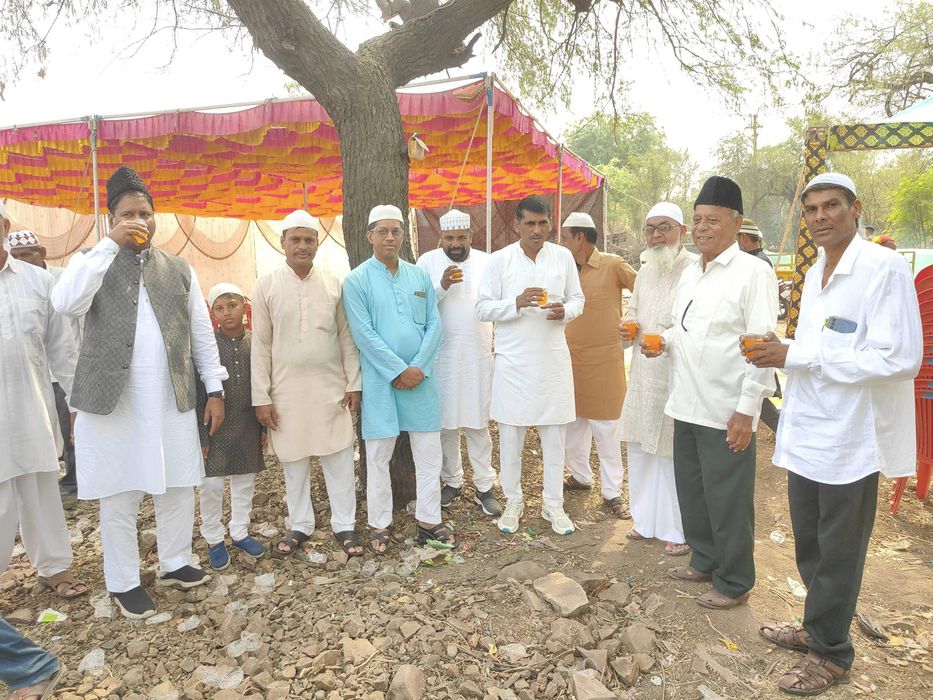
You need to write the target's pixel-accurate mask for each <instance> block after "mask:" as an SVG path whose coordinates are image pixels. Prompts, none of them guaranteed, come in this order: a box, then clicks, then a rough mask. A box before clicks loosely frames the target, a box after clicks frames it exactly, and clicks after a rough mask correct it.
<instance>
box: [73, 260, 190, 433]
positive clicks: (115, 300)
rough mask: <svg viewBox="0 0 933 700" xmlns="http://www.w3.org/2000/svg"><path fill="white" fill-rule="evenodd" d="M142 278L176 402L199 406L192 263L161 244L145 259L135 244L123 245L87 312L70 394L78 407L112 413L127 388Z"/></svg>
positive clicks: (187, 406) (185, 406)
mask: <svg viewBox="0 0 933 700" xmlns="http://www.w3.org/2000/svg"><path fill="white" fill-rule="evenodd" d="M140 280H142V281H143V282H144V283H145V285H146V291H147V292H148V293H149V301H150V303H151V304H152V309H153V311H154V312H155V316H156V319H157V320H158V322H159V329H160V330H161V331H162V340H163V341H164V343H165V350H166V352H167V354H168V367H169V372H170V374H171V378H172V388H173V389H174V391H175V405H176V406H177V407H178V410H179V411H180V412H182V413H184V412H186V411H190V410H191V409H193V408H194V406H195V379H194V364H193V363H192V361H191V319H190V317H189V313H188V294H189V290H190V287H191V269H190V268H189V267H188V263H186V262H185V261H184V260H182V259H181V258H179V257H176V256H174V255H170V254H168V253H166V252H163V251H161V250H159V249H158V248H150V250H149V254H148V257H147V259H146V260H145V262H143V261H142V260H141V258H140V257H139V256H137V255H136V254H135V253H134V252H133V251H132V250H130V249H128V248H120V251H119V252H118V253H117V256H116V258H114V260H113V263H111V265H110V267H109V268H108V269H107V272H106V274H104V281H103V283H102V284H101V287H100V289H99V290H98V291H97V294H96V295H94V301H92V302H91V308H90V309H89V310H88V312H87V315H86V316H85V318H84V339H83V341H82V343H81V353H80V355H79V356H78V365H77V367H76V368H75V377H74V388H73V390H72V394H71V397H70V399H71V401H70V402H71V405H72V406H73V407H74V408H76V409H78V410H79V411H85V412H87V413H96V414H100V415H107V414H109V413H112V412H113V409H114V408H115V407H116V405H117V401H118V400H119V399H120V395H121V394H122V393H123V387H124V385H125V383H126V377H127V375H128V374H129V370H130V360H131V359H132V357H133V343H134V342H135V340H136V317H137V312H138V304H139V284H140Z"/></svg>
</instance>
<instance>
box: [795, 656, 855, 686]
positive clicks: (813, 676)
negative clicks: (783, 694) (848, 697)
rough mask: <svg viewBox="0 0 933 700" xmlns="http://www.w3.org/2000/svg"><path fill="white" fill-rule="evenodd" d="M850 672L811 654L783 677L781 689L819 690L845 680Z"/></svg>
mask: <svg viewBox="0 0 933 700" xmlns="http://www.w3.org/2000/svg"><path fill="white" fill-rule="evenodd" d="M847 673H848V671H847V670H846V669H845V668H843V667H842V666H840V665H839V664H835V663H833V662H832V661H830V660H829V659H827V658H824V657H822V656H820V655H819V654H815V653H813V652H810V653H809V654H807V655H806V656H805V657H804V658H803V660H802V661H800V662H798V663H797V665H796V666H794V667H793V668H792V669H791V670H790V671H788V672H787V673H785V674H784V675H783V676H781V678H780V680H779V681H778V684H779V685H780V686H781V687H786V688H793V689H796V690H819V689H821V688H826V687H828V686H830V685H832V684H833V683H835V682H836V681H837V680H839V679H840V678H843V677H844V676H845V675H846V674H847Z"/></svg>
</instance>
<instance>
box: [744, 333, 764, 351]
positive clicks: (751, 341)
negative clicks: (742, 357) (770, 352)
mask: <svg viewBox="0 0 933 700" xmlns="http://www.w3.org/2000/svg"><path fill="white" fill-rule="evenodd" d="M764 344H765V337H764V336H763V335H760V334H756V333H748V334H746V335H743V336H742V349H743V350H744V351H745V354H746V355H749V356H750V355H754V354H755V353H756V352H757V348H758V347H759V346H761V345H764Z"/></svg>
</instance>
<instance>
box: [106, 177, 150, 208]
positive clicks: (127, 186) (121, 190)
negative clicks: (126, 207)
mask: <svg viewBox="0 0 933 700" xmlns="http://www.w3.org/2000/svg"><path fill="white" fill-rule="evenodd" d="M127 192H138V193H139V194H141V195H143V196H144V197H145V198H146V199H148V200H149V204H150V205H152V195H151V194H149V189H148V188H147V187H146V183H145V182H143V179H142V178H141V177H140V176H139V173H138V172H136V171H135V170H133V169H132V168H127V167H126V166H123V167H122V168H120V169H119V170H117V172H115V173H114V174H113V175H111V176H110V179H109V180H107V208H108V209H109V210H110V212H111V213H113V207H114V205H115V204H116V203H117V201H119V199H120V197H122V196H123V195H125V194H126V193H127ZM153 206H154V205H153Z"/></svg>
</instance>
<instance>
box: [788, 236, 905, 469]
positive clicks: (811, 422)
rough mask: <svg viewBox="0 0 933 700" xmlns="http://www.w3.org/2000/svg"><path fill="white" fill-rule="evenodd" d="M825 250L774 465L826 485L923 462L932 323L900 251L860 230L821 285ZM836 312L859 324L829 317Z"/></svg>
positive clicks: (813, 274) (809, 291) (812, 277)
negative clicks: (923, 400) (922, 402)
mask: <svg viewBox="0 0 933 700" xmlns="http://www.w3.org/2000/svg"><path fill="white" fill-rule="evenodd" d="M825 269H826V254H825V252H824V251H823V250H822V249H820V251H819V255H818V257H817V261H816V264H814V265H813V267H811V268H810V270H809V271H808V272H807V276H806V278H805V280H804V285H803V295H802V296H801V300H800V319H799V321H798V325H797V332H796V337H795V339H794V340H789V341H786V342H787V343H788V345H790V348H789V349H788V351H787V359H786V361H785V369H786V370H787V374H788V379H787V388H786V389H785V391H784V405H783V408H782V410H781V422H780V424H779V425H778V435H777V444H776V446H775V450H774V464H776V465H777V466H779V467H783V468H784V469H788V470H790V471H792V472H794V473H796V474H800V475H801V476H803V477H806V478H807V479H811V480H813V481H819V482H821V483H824V484H848V483H852V482H853V481H857V480H858V479H861V478H864V477H866V476H868V475H869V474H873V473H874V472H877V471H880V472H882V473H883V474H884V475H885V476H888V477H899V476H910V475H912V474H913V473H914V471H915V469H916V466H917V440H916V422H915V421H916V419H915V416H914V410H915V409H914V383H913V378H914V377H915V376H916V375H917V372H918V370H919V369H920V362H921V358H922V355H923V332H922V329H921V325H920V311H919V308H918V305H917V292H916V290H915V288H914V283H913V278H912V275H911V271H910V267H909V265H908V264H907V262H906V261H905V260H904V258H903V257H901V256H900V255H899V254H898V253H895V252H894V251H891V250H888V249H887V248H884V247H883V246H880V245H877V244H875V243H871V242H869V241H866V240H864V239H862V238H859V237H858V236H856V237H855V238H854V239H852V242H851V243H850V244H849V246H848V247H847V248H846V250H845V252H844V253H843V255H842V258H841V259H840V260H839V263H838V264H837V265H836V269H835V270H833V273H832V275H831V276H830V278H829V280H828V281H827V283H826V286H825V287H822V278H823V272H824V270H825ZM832 317H836V318H841V319H845V320H847V321H852V322H854V323H855V324H856V325H855V329H854V332H837V331H835V330H832V329H830V328H828V327H826V326H825V324H826V322H827V320H828V319H830V318H832Z"/></svg>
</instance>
